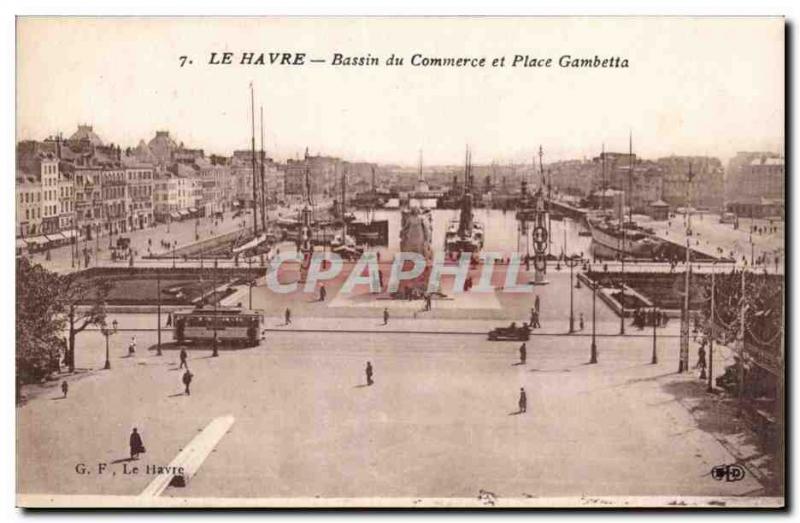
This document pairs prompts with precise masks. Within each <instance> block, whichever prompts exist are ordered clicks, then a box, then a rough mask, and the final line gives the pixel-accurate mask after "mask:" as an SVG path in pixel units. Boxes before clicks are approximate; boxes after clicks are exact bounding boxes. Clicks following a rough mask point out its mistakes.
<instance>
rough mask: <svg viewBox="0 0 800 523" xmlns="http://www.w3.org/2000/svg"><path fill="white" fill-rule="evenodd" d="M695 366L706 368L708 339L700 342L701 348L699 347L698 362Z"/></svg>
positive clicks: (696, 367)
mask: <svg viewBox="0 0 800 523" xmlns="http://www.w3.org/2000/svg"><path fill="white" fill-rule="evenodd" d="M694 368H695V369H703V370H705V368H706V340H703V341H702V342H700V348H699V349H697V364H696V365H695V366H694Z"/></svg>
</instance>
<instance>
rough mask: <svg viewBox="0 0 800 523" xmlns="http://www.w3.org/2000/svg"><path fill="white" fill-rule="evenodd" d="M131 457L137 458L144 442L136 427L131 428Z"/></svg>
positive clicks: (141, 451)
mask: <svg viewBox="0 0 800 523" xmlns="http://www.w3.org/2000/svg"><path fill="white" fill-rule="evenodd" d="M130 444H131V459H139V454H141V453H143V452H144V451H145V450H144V444H143V443H142V437H141V436H140V435H139V433H138V432H137V431H136V427H134V428H133V432H131V439H130Z"/></svg>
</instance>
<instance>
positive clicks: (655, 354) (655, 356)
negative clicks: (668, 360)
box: [650, 304, 658, 365]
mask: <svg viewBox="0 0 800 523" xmlns="http://www.w3.org/2000/svg"><path fill="white" fill-rule="evenodd" d="M657 325H658V307H656V306H655V304H653V357H652V358H651V359H650V364H651V365H656V364H658V351H657V349H656V343H657V338H656V336H657V335H656V326H657Z"/></svg>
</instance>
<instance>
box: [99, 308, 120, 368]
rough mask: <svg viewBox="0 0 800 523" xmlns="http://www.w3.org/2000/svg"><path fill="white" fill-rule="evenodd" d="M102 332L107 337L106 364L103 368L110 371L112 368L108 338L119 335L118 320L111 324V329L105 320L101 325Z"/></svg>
mask: <svg viewBox="0 0 800 523" xmlns="http://www.w3.org/2000/svg"><path fill="white" fill-rule="evenodd" d="M100 332H101V333H102V334H103V336H105V337H106V364H105V366H104V367H103V368H104V369H105V370H109V369H110V368H111V360H110V359H109V357H108V338H110V337H111V336H113V335H114V334H116V333H117V320H114V321H112V322H111V328H110V329H109V328H108V324H106V320H105V319H103V322H102V323H101V324H100Z"/></svg>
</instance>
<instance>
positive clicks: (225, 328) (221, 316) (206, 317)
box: [172, 307, 264, 347]
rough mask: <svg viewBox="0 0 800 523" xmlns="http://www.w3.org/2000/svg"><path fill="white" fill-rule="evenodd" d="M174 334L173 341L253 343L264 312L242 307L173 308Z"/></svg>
mask: <svg viewBox="0 0 800 523" xmlns="http://www.w3.org/2000/svg"><path fill="white" fill-rule="evenodd" d="M172 317H173V337H174V339H175V341H176V342H178V343H184V342H187V341H195V342H196V341H199V342H212V341H213V340H214V336H215V335H216V338H217V341H218V342H219V343H220V344H243V345H245V346H247V347H255V346H256V345H258V342H259V340H260V339H261V328H262V325H263V323H264V313H263V312H262V311H259V310H249V309H244V308H241V307H216V308H214V307H198V308H195V309H186V310H180V311H175V312H174V313H173V315H172Z"/></svg>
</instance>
